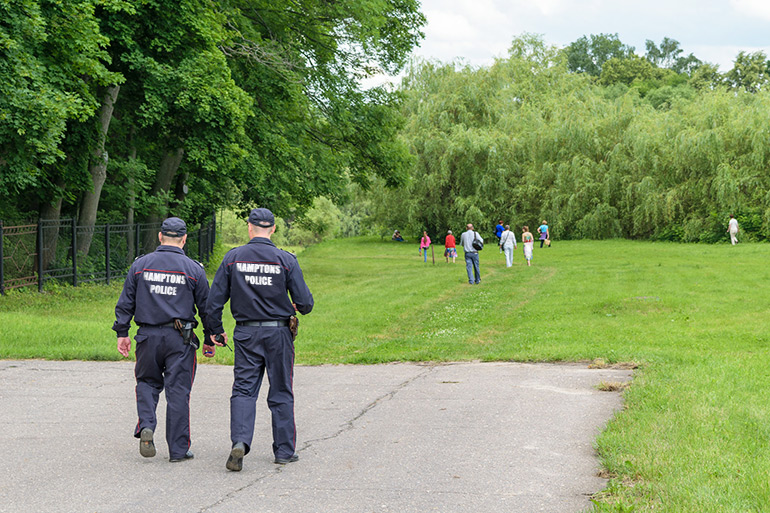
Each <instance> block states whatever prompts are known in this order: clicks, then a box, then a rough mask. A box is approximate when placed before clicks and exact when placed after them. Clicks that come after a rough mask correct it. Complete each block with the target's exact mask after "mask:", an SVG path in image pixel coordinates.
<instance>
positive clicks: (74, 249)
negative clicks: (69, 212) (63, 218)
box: [72, 217, 78, 287]
mask: <svg viewBox="0 0 770 513" xmlns="http://www.w3.org/2000/svg"><path fill="white" fill-rule="evenodd" d="M72 286H73V287H77V286H78V220H77V219H75V218H74V217H73V218H72Z"/></svg>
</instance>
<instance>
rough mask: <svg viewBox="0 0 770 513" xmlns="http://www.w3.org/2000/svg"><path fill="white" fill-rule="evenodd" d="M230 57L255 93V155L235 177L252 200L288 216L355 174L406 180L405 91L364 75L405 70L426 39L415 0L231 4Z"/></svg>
mask: <svg viewBox="0 0 770 513" xmlns="http://www.w3.org/2000/svg"><path fill="white" fill-rule="evenodd" d="M225 5H226V6H227V9H226V15H227V19H228V26H229V27H230V28H231V29H232V32H231V34H230V37H229V39H228V40H226V41H224V42H222V43H221V45H220V48H221V49H222V51H223V52H224V53H225V54H226V55H227V56H228V62H229V65H230V67H231V68H232V69H233V73H234V77H235V80H236V82H237V84H238V85H239V86H240V87H241V88H243V89H244V90H246V91H247V92H248V93H249V95H250V96H251V97H252V98H254V100H255V114H256V115H255V116H254V117H253V118H251V119H250V120H249V121H248V124H249V126H248V130H247V133H248V135H249V138H250V141H251V144H250V148H249V152H248V153H249V155H248V157H247V158H246V161H245V162H244V165H243V166H241V167H240V169H239V170H238V172H237V173H236V174H235V175H234V183H235V185H236V186H237V188H238V189H239V191H240V194H241V203H242V205H244V208H245V206H246V205H250V204H260V205H263V206H267V207H270V208H271V209H273V210H274V211H275V212H276V213H278V214H280V215H285V216H291V215H295V214H300V213H302V212H303V211H304V210H306V209H307V208H309V207H310V206H311V205H312V202H313V198H315V197H317V196H327V197H330V198H336V197H338V196H339V195H340V194H341V193H342V192H343V191H344V190H345V186H346V184H347V182H348V180H352V181H354V182H356V183H359V184H362V185H363V186H367V184H368V183H369V181H370V180H371V177H373V176H380V177H382V178H384V179H385V180H386V181H387V182H388V183H391V184H396V183H400V182H401V181H403V179H404V176H405V175H406V168H407V166H408V165H409V162H410V157H409V154H408V152H407V150H406V147H405V146H404V145H403V144H402V143H401V142H400V141H399V139H398V137H397V131H398V129H399V128H400V127H401V125H402V123H403V118H402V117H401V115H400V114H399V112H398V110H397V107H398V105H399V102H400V101H401V98H400V95H399V94H398V93H394V92H389V91H386V90H385V89H382V88H375V89H371V90H368V91H364V90H362V89H361V85H360V79H361V78H363V77H366V76H370V75H371V74H373V73H376V72H379V71H381V70H383V71H387V72H390V73H396V72H397V71H398V70H400V69H401V67H402V66H403V64H404V62H405V60H406V58H407V57H408V55H409V53H410V52H411V50H412V48H413V47H414V46H415V45H416V44H417V42H418V41H419V40H420V38H421V37H422V32H421V31H420V28H421V27H422V25H423V24H424V23H425V18H424V16H423V15H422V14H421V13H420V12H419V11H418V6H419V4H418V3H417V2H416V1H415V0H386V1H379V0H376V1H375V0H365V1H353V0H344V1H341V2H316V1H311V0H300V1H289V0H281V1H278V2H275V1H267V0H262V1H245V0H232V1H230V2H226V3H225Z"/></svg>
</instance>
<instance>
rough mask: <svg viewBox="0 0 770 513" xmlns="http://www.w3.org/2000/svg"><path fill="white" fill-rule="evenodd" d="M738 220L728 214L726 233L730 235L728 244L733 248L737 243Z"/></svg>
mask: <svg viewBox="0 0 770 513" xmlns="http://www.w3.org/2000/svg"><path fill="white" fill-rule="evenodd" d="M738 231H739V229H738V220H737V219H736V218H735V216H734V215H732V214H730V222H729V223H727V233H729V234H730V242H731V243H732V244H733V246H735V244H736V243H737V242H738V237H737V235H738Z"/></svg>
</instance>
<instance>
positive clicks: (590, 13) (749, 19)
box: [414, 0, 770, 72]
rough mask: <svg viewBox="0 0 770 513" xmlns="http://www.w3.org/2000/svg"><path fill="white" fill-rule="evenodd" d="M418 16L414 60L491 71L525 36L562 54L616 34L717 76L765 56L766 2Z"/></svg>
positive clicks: (518, 2)
mask: <svg viewBox="0 0 770 513" xmlns="http://www.w3.org/2000/svg"><path fill="white" fill-rule="evenodd" d="M422 12H423V13H424V14H425V16H426V18H427V20H428V23H427V25H426V27H425V29H424V32H425V39H424V40H423V42H422V44H421V46H420V47H419V48H417V49H416V50H415V52H414V54H415V55H417V56H420V57H424V58H430V59H438V60H440V61H443V62H449V61H452V60H454V59H456V58H462V59H464V60H465V61H466V62H467V63H469V64H472V65H487V64H491V63H492V61H493V59H494V58H495V57H504V56H506V55H507V50H508V48H509V46H510V42H511V40H512V39H513V38H514V37H515V36H517V35H520V34H522V33H524V32H530V33H535V34H541V35H542V36H543V38H544V40H545V42H546V43H548V44H551V45H556V46H559V47H562V46H566V45H568V44H569V43H571V42H573V41H575V40H576V39H578V38H580V37H581V36H583V35H590V34H601V33H609V34H615V33H617V34H618V37H619V38H620V40H621V41H622V42H623V43H625V44H627V45H630V46H633V47H635V48H636V53H637V54H639V55H644V53H645V46H644V42H645V40H646V39H652V40H653V41H655V42H656V43H658V44H659V43H660V41H661V40H662V39H663V38H664V37H670V38H673V39H676V40H677V41H679V42H680V44H681V48H682V49H683V50H684V54H685V55H686V54H689V53H691V52H692V53H694V54H695V56H696V57H698V58H699V59H701V60H702V61H706V62H712V63H714V64H718V65H719V66H720V70H721V71H722V72H725V71H727V70H729V69H730V68H732V65H733V60H734V58H735V56H736V55H737V54H738V52H739V51H741V50H744V51H747V52H753V51H757V50H763V51H765V53H767V54H770V0H646V1H644V2H642V1H638V0H634V1H631V0H422Z"/></svg>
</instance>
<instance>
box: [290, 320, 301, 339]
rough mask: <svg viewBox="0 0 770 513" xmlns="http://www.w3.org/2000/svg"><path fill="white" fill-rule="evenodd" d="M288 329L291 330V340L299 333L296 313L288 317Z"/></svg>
mask: <svg viewBox="0 0 770 513" xmlns="http://www.w3.org/2000/svg"><path fill="white" fill-rule="evenodd" d="M289 331H290V332H291V340H292V341H294V339H296V338H297V333H299V319H297V316H296V315H292V316H291V317H289Z"/></svg>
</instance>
